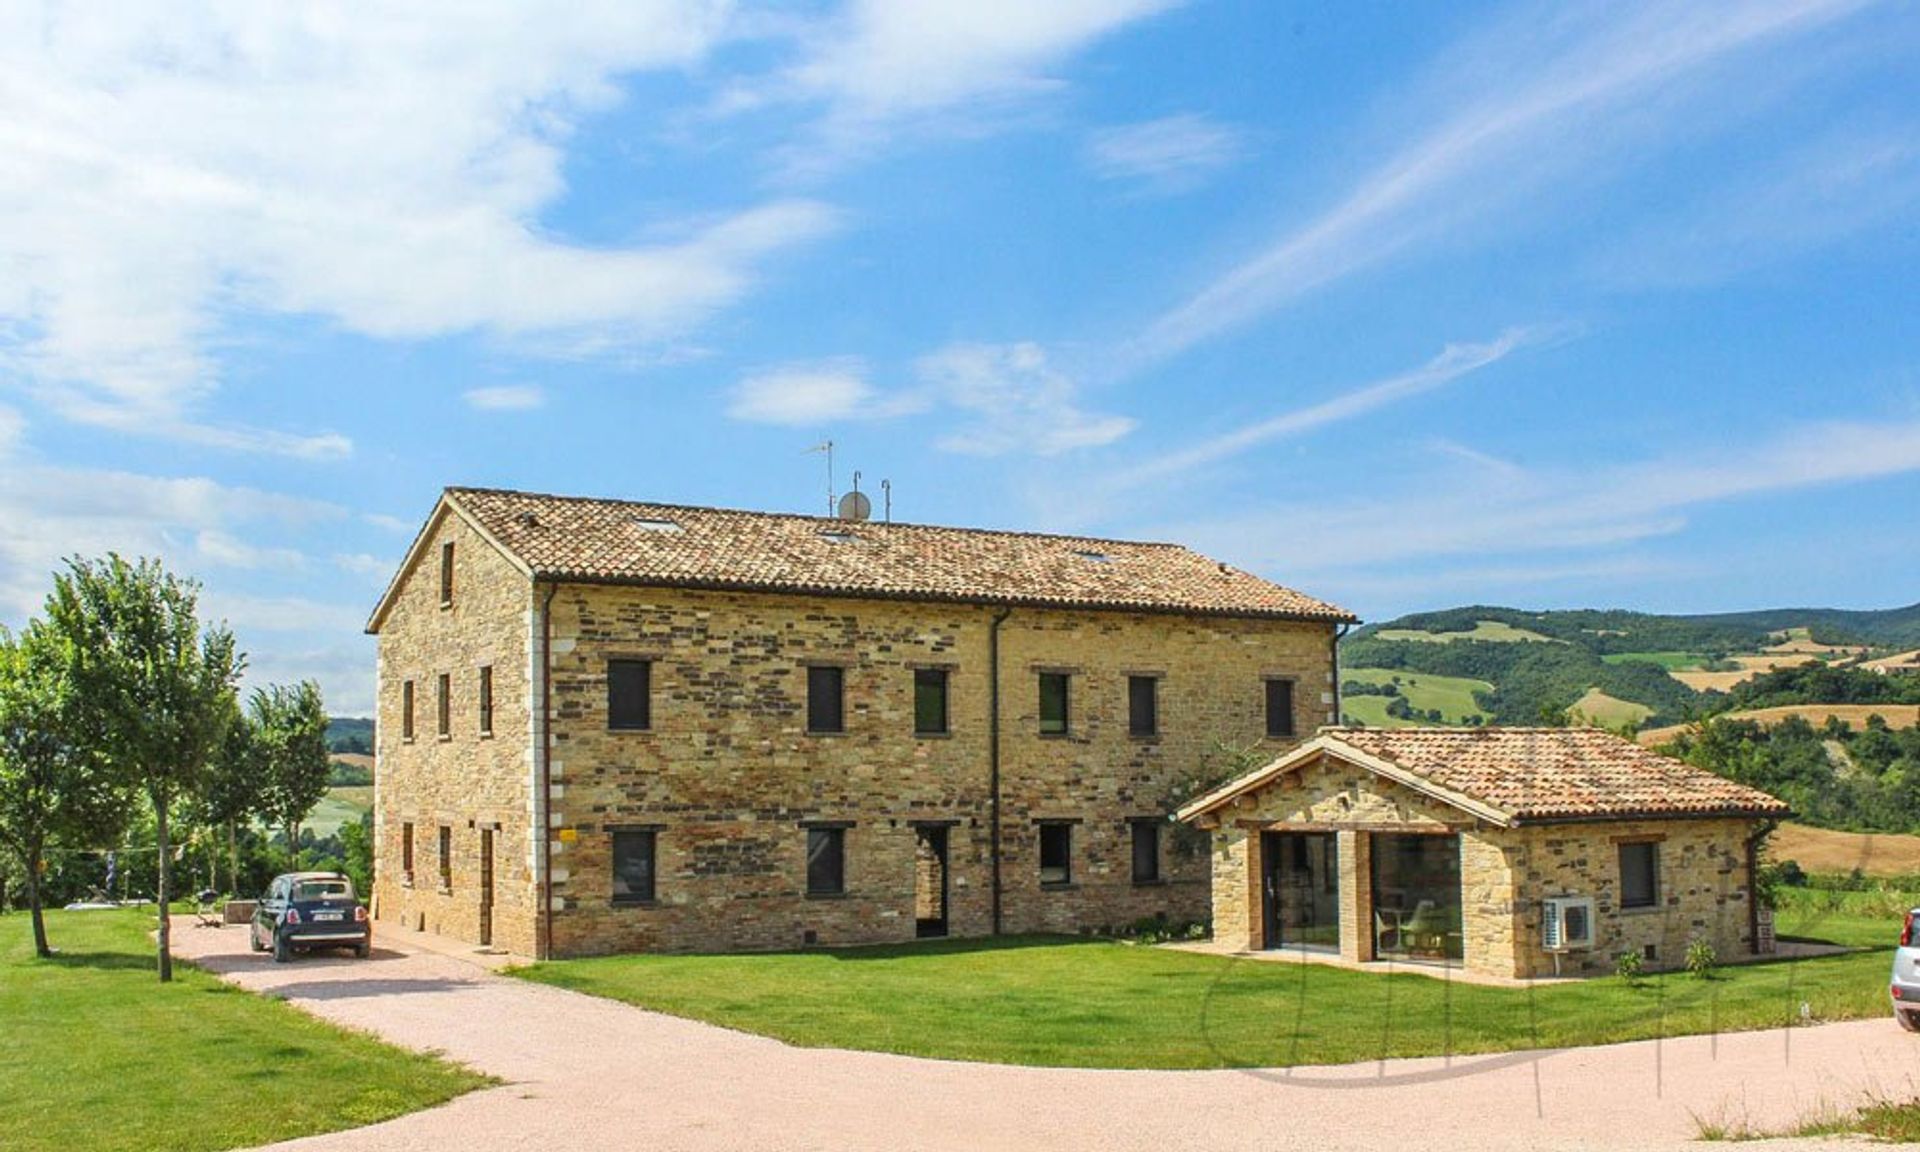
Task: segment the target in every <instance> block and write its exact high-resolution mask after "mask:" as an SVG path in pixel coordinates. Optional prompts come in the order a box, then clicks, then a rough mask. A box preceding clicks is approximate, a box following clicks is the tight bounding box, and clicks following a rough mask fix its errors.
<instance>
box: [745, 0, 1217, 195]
mask: <svg viewBox="0 0 1920 1152" xmlns="http://www.w3.org/2000/svg"><path fill="white" fill-rule="evenodd" d="M1181 2H1182V0H1049V2H1048V3H1044V4H1034V3H1027V2H1022V0H915V2H914V3H912V4H901V3H898V2H896V0H853V2H852V3H850V4H848V5H847V6H846V8H845V10H844V11H843V12H842V13H840V14H839V15H838V16H837V17H836V18H830V19H828V20H827V21H825V22H824V24H823V25H821V26H813V27H804V28H801V29H799V30H797V32H796V35H797V36H798V38H799V40H800V42H801V45H802V59H801V60H800V62H799V63H798V64H795V65H794V66H792V67H790V68H786V69H784V70H782V71H780V72H778V73H776V74H775V75H773V76H771V77H768V78H766V79H763V80H759V81H753V82H747V83H741V84H737V85H735V86H733V87H732V88H731V89H729V90H728V91H727V92H726V93H725V94H724V95H723V96H722V98H721V100H720V102H719V108H720V110H722V111H727V112H740V111H750V110H754V109H759V108H764V107H766V106H768V105H773V104H789V103H795V102H798V103H803V104H811V105H815V106H818V107H820V108H821V109H822V112H821V118H820V120H819V122H818V123H817V124H816V125H815V126H814V127H813V128H812V129H811V130H810V131H808V132H807V133H805V134H804V135H803V139H802V140H801V141H800V142H799V143H797V144H795V145H793V146H792V147H790V148H789V149H787V151H786V161H787V164H788V167H789V168H790V169H791V170H794V171H799V172H807V171H815V170H818V169H820V168H822V167H827V166H831V165H833V164H834V163H837V162H839V161H841V160H844V159H846V158H847V157H849V156H853V155H858V154H860V153H862V152H864V151H867V150H869V149H871V148H873V147H874V146H876V145H877V144H878V143H880V142H882V141H884V140H886V139H888V138H889V137H890V136H891V135H892V134H893V133H894V132H895V131H896V130H897V129H898V128H899V126H901V125H902V124H905V123H909V122H913V123H921V124H924V123H926V122H927V121H929V120H930V119H933V118H937V117H953V116H956V115H957V116H960V117H962V118H963V119H967V120H969V121H970V122H974V123H977V122H978V117H980V116H981V115H984V114H987V113H990V112H991V111H993V110H995V109H1001V108H1005V107H1008V106H1011V105H1014V104H1017V103H1019V102H1021V101H1023V100H1028V99H1031V98H1033V97H1035V96H1037V95H1042V94H1045V93H1050V92H1054V91H1057V90H1059V89H1060V88H1061V87H1062V82H1061V80H1060V79H1059V78H1058V77H1057V76H1055V75H1054V74H1053V71H1052V70H1053V69H1055V68H1056V67H1057V66H1058V65H1059V64H1061V63H1062V62H1064V61H1065V60H1067V59H1069V58H1070V57H1072V56H1073V55H1074V54H1076V53H1077V52H1079V51H1081V50H1082V49H1084V48H1086V47H1087V46H1088V45H1090V44H1092V43H1094V42H1095V41H1097V40H1099V39H1101V38H1103V37H1105V36H1108V35H1110V34H1112V33H1114V32H1116V31H1118V30H1120V29H1122V28H1125V27H1127V26H1129V25H1131V24H1134V23H1137V22H1138V21H1140V20H1142V19H1145V18H1147V17H1150V16H1152V15H1155V14H1156V13H1159V12H1162V11H1165V10H1167V9H1169V8H1173V7H1176V6H1178V4H1179V3H1181Z"/></svg>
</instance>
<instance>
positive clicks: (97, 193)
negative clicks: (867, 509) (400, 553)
mask: <svg viewBox="0 0 1920 1152" xmlns="http://www.w3.org/2000/svg"><path fill="white" fill-rule="evenodd" d="M729 13H730V6H729V5H726V4H724V3H720V2H718V0H715V2H712V3H699V2H690V3H667V2H665V0H638V2H635V3H627V4H615V5H584V6H581V5H575V6H569V7H566V8H564V9H556V8H552V7H551V6H540V5H527V6H524V7H521V8H519V9H517V10H495V11H490V12H489V13H488V15H487V16H486V18H484V19H476V18H473V14H472V13H471V12H470V11H468V10H467V9H466V8H464V7H462V6H459V5H456V4H452V3H449V2H444V0H443V2H439V3H418V4H374V5H370V6H365V7H362V8H358V9H356V10H355V12H354V14H353V18H352V19H338V18H336V17H335V16H332V15H329V14H327V13H325V12H322V11H319V10H303V11H288V10H282V9H271V10H270V9H265V8H248V7H244V6H242V7H223V8H208V9H202V10H200V11H197V12H196V13H194V14H193V15H192V16H191V17H190V18H183V17H182V16H181V14H179V13H178V12H173V11H163V10H160V9H158V8H142V7H133V8H123V9H113V10H108V9H104V8H89V7H84V6H83V7H78V8H66V9H61V10H58V11H55V10H51V9H42V8H39V7H36V6H15V7H11V8H7V9H6V10H5V11H4V12H0V103H3V104H4V106H5V108H6V110H7V111H6V115H5V116H4V117H0V379H4V378H7V377H11V378H12V379H13V381H14V382H15V383H16V384H17V385H20V386H23V387H26V388H29V389H30V390H31V391H32V392H33V393H34V395H35V396H36V397H37V398H38V399H39V401H40V402H41V403H43V404H45V405H46V406H47V407H48V408H49V409H50V410H52V411H55V412H58V413H60V414H61V415H63V416H64V417H66V418H69V419H73V420H78V421H85V422H89V423H93V424H98V425H102V426H106V427H111V428H114V429H116V430H119V431H123V432H125V433H127V434H129V435H158V436H165V437H170V438H174V439H178V440H182V441H185V442H188V443H192V444H196V445H200V446H205V447H212V448H219V449H224V450H236V451H248V452H267V453H279V454H286V455H292V456H297V457H307V458H320V459H324V458H337V457H339V456H342V455H345V454H346V453H347V452H348V451H350V447H351V446H350V444H349V443H348V442H347V441H346V439H345V438H344V437H340V436H337V435H331V434H321V435H311V434H300V433H290V432H282V431H274V430H263V429H251V428H244V427H226V426H222V425H220V424H219V422H217V421H208V420H206V419H205V418H204V417H203V415H202V414H201V409H202V408H203V407H204V406H205V405H206V403H207V402H208V401H209V399H210V398H211V397H212V396H213V394H214V393H215V392H216V391H217V389H218V387H219V382H220V379H221V375H222V363H221V359H220V355H219V351H218V349H219V347H220V346H221V343H220V342H221V341H223V339H224V338H225V337H226V336H227V335H228V329H229V328H230V326H231V325H232V324H233V323H234V318H235V317H237V316H241V315H247V316H252V315H258V314H262V313H264V314H269V315H276V314H277V315H286V316H300V317H317V318H320V319H322V320H324V321H327V322H330V323H332V324H335V325H338V326H340V327H342V328H344V329H346V330H348V331H351V332H355V333H359V334H363V335H368V336H373V337H379V338H391V339H415V338H424V337H434V336H442V335H447V334H457V333H464V332H477V333H482V334H487V335H491V336H494V337H497V338H501V339H505V340H509V341H513V340H526V341H529V342H532V341H536V340H552V339H560V338H567V339H571V340H573V341H575V342H576V343H592V342H599V343H601V344H628V345H631V344H645V343H647V342H659V341H665V340H669V339H672V338H676V337H678V336H679V335H680V334H682V333H684V332H686V331H688V330H689V329H690V328H692V327H694V326H696V325H698V324H699V323H701V322H702V320H704V319H705V318H706V317H707V316H709V315H710V314H712V313H713V312H714V311H716V310H718V309H722V308H725V307H727V306H729V305H731V304H733V303H734V302H736V301H738V300H739V299H740V298H741V297H742V296H743V295H744V294H745V293H747V292H748V291H750V290H751V288H752V287H753V285H754V283H755V281H756V279H757V277H758V275H759V274H760V271H761V268H762V265H763V264H764V263H765V261H767V260H768V259H769V258H771V257H773V256H774V255H776V254H778V253H780V252H781V251H783V250H786V249H789V248H792V247H794V246H796V245H799V244H803V243H806V242H808V241H810V240H813V239H815V238H817V237H820V236H821V235H823V234H825V233H826V232H827V231H829V230H830V229H832V228H833V227H834V226H835V222H836V215H835V213H834V212H833V211H832V210H830V209H829V208H828V207H826V206H825V205H822V204H819V203H816V202H813V201H809V200H804V199H791V198H789V199H773V200H766V201H764V202H759V203H746V204H742V205H737V206H733V207H731V208H716V210H715V211H713V213H712V214H711V215H709V216H706V217H704V218H702V219H701V220H699V221H696V222H689V223H686V224H684V225H683V226H680V227H678V228H675V227H672V223H673V222H671V221H660V220H650V221H646V222H644V224H645V228H644V229H642V228H638V227H637V228H636V229H635V231H636V232H640V231H643V230H644V231H646V232H647V233H648V234H650V235H652V236H654V237H656V238H655V239H653V240H651V241H650V242H648V243H645V244H636V245H631V246H626V247H586V246H579V245H572V244H569V243H567V242H565V241H564V240H563V239H560V238H557V237H555V236H554V235H553V234H552V233H551V232H549V231H547V230H545V229H544V228H542V227H541V226H540V224H539V220H540V217H541V214H542V213H543V211H544V210H545V209H547V208H548V207H549V206H550V205H552V204H553V203H554V202H556V201H557V200H558V199H559V198H560V197H561V196H562V195H563V194H564V193H565V191H566V183H565V179H564V176H563V169H562V165H563V158H564V157H563V146H564V144H565V143H566V141H567V139H568V137H569V135H570V133H571V132H572V130H573V129H574V127H575V125H577V124H578V123H579V122H580V120H581V119H582V118H583V117H585V116H588V115H591V114H593V113H596V112H598V111H601V110H603V109H605V108H607V107H608V106H609V105H611V104H612V103H613V102H615V101H616V100H617V99H619V98H620V94H621V90H620V88H619V86H618V84H617V83H616V81H617V80H618V79H619V78H621V77H624V76H627V75H629V74H632V73H636V72H644V71H648V70H661V69H681V68H685V67H687V66H690V65H693V64H696V63H698V62H699V61H700V60H701V59H702V58H703V56H704V55H705V54H706V53H707V52H708V50H709V49H710V48H711V47H712V46H713V45H714V44H716V43H718V42H719V41H721V40H722V39H723V38H724V36H725V35H726V26H727V21H728V19H729Z"/></svg>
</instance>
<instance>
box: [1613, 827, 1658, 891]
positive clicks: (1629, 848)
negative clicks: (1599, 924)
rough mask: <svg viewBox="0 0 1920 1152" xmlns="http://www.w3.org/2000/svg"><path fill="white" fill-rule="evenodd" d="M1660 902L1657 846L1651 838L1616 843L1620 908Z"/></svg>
mask: <svg viewBox="0 0 1920 1152" xmlns="http://www.w3.org/2000/svg"><path fill="white" fill-rule="evenodd" d="M1659 903H1660V846H1659V845H1658V844H1656V843H1654V842H1653V841H1651V840H1646V841H1640V842H1638V843H1633V844H1622V845H1620V907H1622V908H1652V907H1654V906H1655V905H1657V904H1659Z"/></svg>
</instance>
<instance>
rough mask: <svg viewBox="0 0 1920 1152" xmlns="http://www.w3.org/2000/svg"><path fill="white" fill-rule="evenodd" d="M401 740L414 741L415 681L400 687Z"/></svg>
mask: <svg viewBox="0 0 1920 1152" xmlns="http://www.w3.org/2000/svg"><path fill="white" fill-rule="evenodd" d="M400 738H401V739H402V740H411V739H413V681H411V680H409V681H407V682H406V683H404V684H402V685H400Z"/></svg>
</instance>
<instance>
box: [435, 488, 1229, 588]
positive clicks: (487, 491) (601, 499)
mask: <svg viewBox="0 0 1920 1152" xmlns="http://www.w3.org/2000/svg"><path fill="white" fill-rule="evenodd" d="M442 491H443V492H445V493H447V494H451V495H459V494H465V493H473V494H478V495H486V496H524V497H527V498H529V499H534V500H561V501H565V502H567V503H571V504H620V505H626V506H628V507H639V508H666V509H673V510H677V511H684V512H718V513H721V514H723V515H732V516H765V517H768V518H772V519H781V520H809V521H814V522H816V523H820V524H853V525H866V526H869V527H878V528H924V529H928V530H931V531H936V532H971V533H976V534H978V535H982V536H1024V537H1027V538H1029V539H1035V540H1078V541H1084V542H1085V543H1088V544H1124V545H1126V546H1127V547H1130V548H1171V549H1175V550H1178V551H1181V552H1192V553H1193V554H1194V555H1196V556H1200V555H1203V554H1202V553H1199V552H1194V551H1193V549H1192V548H1189V547H1187V546H1186V545H1185V544H1178V543H1175V542H1173V541H1170V540H1126V539H1122V538H1120V537H1118V536H1088V535H1080V534H1075V533H1071V532H1038V531H1033V530H1031V529H1023V528H976V527H971V526H968V525H963V524H927V523H921V522H919V521H915V520H842V519H840V518H839V517H837V516H816V515H809V514H808V513H805V512H768V511H764V510H761V509H756V508H728V507H725V506H723V505H719V504H676V503H673V502H670V501H661V500H633V499H628V498H626V497H622V496H569V495H566V494H564V493H559V492H532V491H528V490H527V489H524V488H494V487H488V486H484V485H472V484H449V485H447V486H446V488H444V489H443V490H442ZM1207 558H1208V559H1211V557H1207ZM1215 563H1224V562H1223V561H1215ZM1227 566H1228V567H1230V568H1233V569H1234V570H1235V571H1236V572H1244V571H1246V570H1245V569H1244V568H1240V567H1239V566H1238V565H1227ZM1248 575H1253V573H1248Z"/></svg>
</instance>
